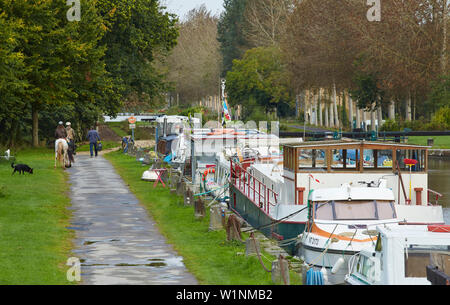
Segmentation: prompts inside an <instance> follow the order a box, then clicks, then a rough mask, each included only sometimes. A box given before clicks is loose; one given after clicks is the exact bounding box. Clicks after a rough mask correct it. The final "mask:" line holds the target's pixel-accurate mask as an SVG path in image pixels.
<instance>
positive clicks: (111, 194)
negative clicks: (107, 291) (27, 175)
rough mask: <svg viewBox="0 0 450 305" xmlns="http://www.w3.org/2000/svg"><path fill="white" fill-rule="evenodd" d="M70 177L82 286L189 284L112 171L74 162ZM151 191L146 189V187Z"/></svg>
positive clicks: (94, 162) (100, 164)
mask: <svg viewBox="0 0 450 305" xmlns="http://www.w3.org/2000/svg"><path fill="white" fill-rule="evenodd" d="M76 161H77V162H76V163H75V164H74V166H73V167H72V168H70V169H68V170H67V172H68V173H69V175H70V183H71V198H72V208H71V209H73V218H72V224H71V227H69V229H73V230H75V232H76V240H75V241H74V243H75V250H74V251H73V253H74V254H73V256H75V257H78V258H79V259H80V261H81V278H82V283H83V284H150V285H152V284H156V285H172V284H173V285H195V284H197V281H196V279H195V278H194V277H193V276H192V275H191V274H190V273H189V272H188V271H187V269H186V268H185V266H184V264H183V259H182V257H180V256H178V255H177V254H176V253H175V252H174V250H173V249H172V247H171V246H170V245H168V244H167V242H166V240H165V238H164V237H163V236H162V235H161V234H160V233H159V232H158V229H157V228H156V225H155V223H154V221H153V220H152V219H150V217H149V216H148V214H147V211H146V210H145V209H144V207H142V206H141V205H140V204H139V202H138V200H137V198H136V197H135V196H134V195H133V194H132V193H131V192H130V191H129V189H128V187H127V186H126V185H125V183H124V182H123V180H122V179H121V177H120V176H119V175H118V174H117V173H116V172H115V170H114V168H113V166H112V165H111V164H110V163H109V161H107V160H106V159H104V158H103V157H102V156H99V157H96V158H90V157H89V156H79V155H77V157H76ZM149 191H151V188H149Z"/></svg>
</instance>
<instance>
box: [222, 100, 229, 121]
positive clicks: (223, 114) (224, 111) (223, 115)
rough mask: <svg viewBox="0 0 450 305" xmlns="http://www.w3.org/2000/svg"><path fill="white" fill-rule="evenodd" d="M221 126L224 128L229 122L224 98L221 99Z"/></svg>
mask: <svg viewBox="0 0 450 305" xmlns="http://www.w3.org/2000/svg"><path fill="white" fill-rule="evenodd" d="M222 108H223V109H222V126H225V125H226V124H227V122H230V121H231V116H230V112H229V111H228V104H227V100H226V98H225V97H223V99H222Z"/></svg>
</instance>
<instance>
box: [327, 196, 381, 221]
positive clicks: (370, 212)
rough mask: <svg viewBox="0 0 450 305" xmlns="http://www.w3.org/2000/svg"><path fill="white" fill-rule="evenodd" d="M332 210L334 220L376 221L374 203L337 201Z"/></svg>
mask: <svg viewBox="0 0 450 305" xmlns="http://www.w3.org/2000/svg"><path fill="white" fill-rule="evenodd" d="M334 210H335V219H336V220H353V219H367V220H372V219H373V220H376V219H377V214H376V213H377V210H376V203H375V202H374V201H345V202H344V201H337V202H335V203H334Z"/></svg>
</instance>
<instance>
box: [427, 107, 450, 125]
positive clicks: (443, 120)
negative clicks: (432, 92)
mask: <svg viewBox="0 0 450 305" xmlns="http://www.w3.org/2000/svg"><path fill="white" fill-rule="evenodd" d="M431 124H434V125H435V126H439V129H449V128H450V107H449V106H445V107H442V108H441V109H439V110H438V111H437V112H436V113H435V114H434V116H433V118H432V119H431Z"/></svg>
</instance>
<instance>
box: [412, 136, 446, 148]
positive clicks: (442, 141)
mask: <svg viewBox="0 0 450 305" xmlns="http://www.w3.org/2000/svg"><path fill="white" fill-rule="evenodd" d="M428 139H434V145H433V148H434V149H450V136H414V137H408V144H416V145H427V140H428Z"/></svg>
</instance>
